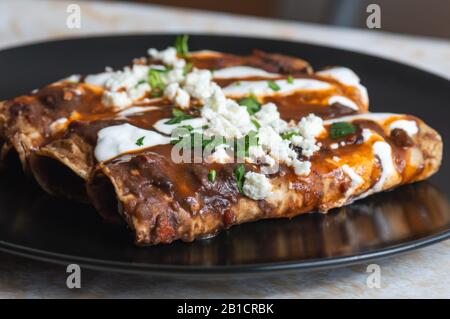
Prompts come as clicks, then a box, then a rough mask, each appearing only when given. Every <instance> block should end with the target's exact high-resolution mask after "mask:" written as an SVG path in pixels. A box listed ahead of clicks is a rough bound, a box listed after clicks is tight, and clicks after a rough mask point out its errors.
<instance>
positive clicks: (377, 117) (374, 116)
mask: <svg viewBox="0 0 450 319" xmlns="http://www.w3.org/2000/svg"><path fill="white" fill-rule="evenodd" d="M402 115H403V114H396V113H364V114H355V115H349V116H342V117H338V118H335V119H330V120H325V121H324V124H333V123H336V122H352V121H356V120H369V121H375V122H383V121H385V120H387V119H388V118H390V117H392V116H402Z"/></svg>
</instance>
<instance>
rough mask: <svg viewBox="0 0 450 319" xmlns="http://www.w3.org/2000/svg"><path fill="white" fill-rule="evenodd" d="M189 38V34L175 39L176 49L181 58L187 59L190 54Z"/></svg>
mask: <svg viewBox="0 0 450 319" xmlns="http://www.w3.org/2000/svg"><path fill="white" fill-rule="evenodd" d="M188 41H189V36H188V35H187V34H183V35H179V36H177V37H176V39H175V49H176V50H177V53H178V55H179V56H180V57H186V56H187V55H188V53H189V46H188Z"/></svg>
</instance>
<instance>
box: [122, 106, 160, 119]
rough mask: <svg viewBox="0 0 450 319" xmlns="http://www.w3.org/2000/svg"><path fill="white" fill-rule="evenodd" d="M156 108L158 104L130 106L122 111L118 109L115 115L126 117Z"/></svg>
mask: <svg viewBox="0 0 450 319" xmlns="http://www.w3.org/2000/svg"><path fill="white" fill-rule="evenodd" d="M157 109H159V107H158V106H131V107H129V108H127V109H125V110H123V111H120V112H119V113H117V115H118V116H124V117H127V116H130V115H134V114H139V113H145V112H148V111H153V110H157Z"/></svg>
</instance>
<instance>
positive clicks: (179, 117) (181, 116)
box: [164, 109, 192, 124]
mask: <svg viewBox="0 0 450 319" xmlns="http://www.w3.org/2000/svg"><path fill="white" fill-rule="evenodd" d="M191 118H192V116H191V115H189V114H186V113H184V112H183V111H180V110H178V109H173V110H172V118H171V119H170V120H168V121H166V122H164V124H178V123H181V122H182V121H184V120H189V119H191Z"/></svg>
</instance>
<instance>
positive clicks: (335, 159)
mask: <svg viewBox="0 0 450 319" xmlns="http://www.w3.org/2000/svg"><path fill="white" fill-rule="evenodd" d="M331 159H332V160H333V161H335V162H339V161H340V160H341V159H340V158H339V157H338V156H333V157H332V158H331Z"/></svg>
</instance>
